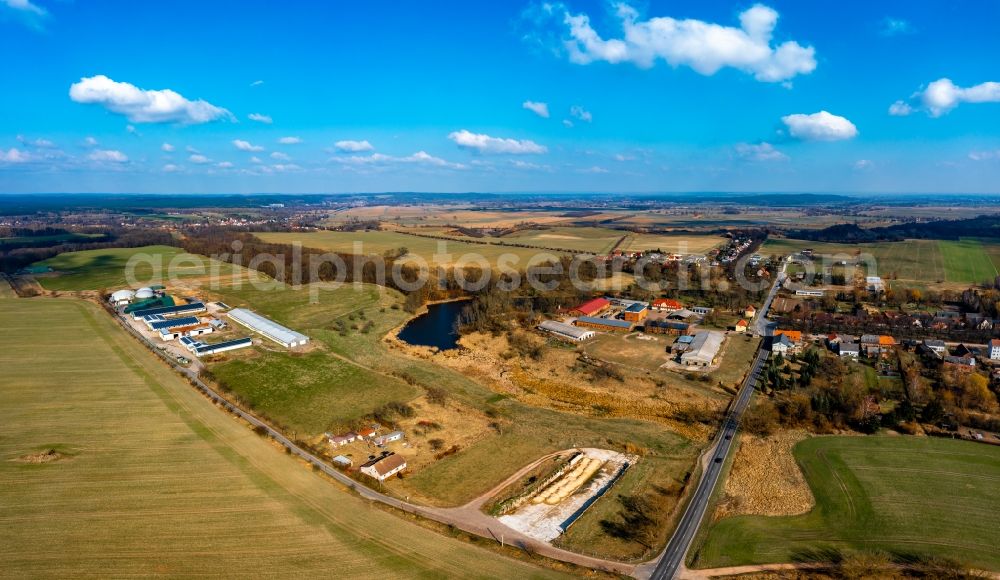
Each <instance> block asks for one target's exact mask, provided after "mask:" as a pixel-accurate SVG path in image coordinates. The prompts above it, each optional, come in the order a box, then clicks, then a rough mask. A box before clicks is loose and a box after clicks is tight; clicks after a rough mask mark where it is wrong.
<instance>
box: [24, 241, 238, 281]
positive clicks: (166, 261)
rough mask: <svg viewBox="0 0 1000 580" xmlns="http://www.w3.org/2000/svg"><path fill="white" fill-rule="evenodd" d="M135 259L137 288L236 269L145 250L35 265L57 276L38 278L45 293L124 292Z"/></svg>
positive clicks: (89, 253)
mask: <svg viewBox="0 0 1000 580" xmlns="http://www.w3.org/2000/svg"><path fill="white" fill-rule="evenodd" d="M133 257H135V258H136V260H137V262H136V266H135V268H134V269H133V276H134V280H135V282H136V285H147V284H168V283H169V279H168V278H169V277H174V278H177V279H188V278H193V277H198V276H206V275H208V274H211V273H212V272H218V273H219V274H221V275H225V276H228V275H230V274H232V272H233V271H234V268H235V267H234V266H232V265H230V264H225V263H221V262H215V261H213V260H211V259H209V258H206V257H204V256H196V255H194V254H188V253H186V252H185V251H184V250H182V249H180V248H174V247H171V246H143V247H141V248H108V249H101V250H84V251H81V252H67V253H65V254H59V255H58V256H56V257H54V258H49V259H48V260H44V261H42V262H38V263H37V264H35V265H43V266H48V267H50V268H52V269H53V270H55V273H54V274H52V275H45V276H38V277H37V279H38V282H39V283H40V284H41V285H42V287H43V288H45V289H46V290H70V291H76V290H100V289H102V288H110V289H114V288H121V287H124V286H128V285H129V284H128V280H127V278H126V265H127V264H128V262H129V260H130V259H132V258H133Z"/></svg>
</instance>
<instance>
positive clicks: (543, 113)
mask: <svg viewBox="0 0 1000 580" xmlns="http://www.w3.org/2000/svg"><path fill="white" fill-rule="evenodd" d="M521 107H522V108H525V109H528V110H529V111H531V112H532V113H534V114H536V115H538V116H539V117H542V118H543V119H548V118H549V105H548V104H546V103H539V102H536V101H524V102H523V103H521Z"/></svg>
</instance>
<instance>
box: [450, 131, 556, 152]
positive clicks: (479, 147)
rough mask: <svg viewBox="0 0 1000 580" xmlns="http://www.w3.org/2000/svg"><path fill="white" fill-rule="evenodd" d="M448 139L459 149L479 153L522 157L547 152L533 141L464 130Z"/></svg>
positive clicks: (454, 132) (542, 146) (455, 132)
mask: <svg viewBox="0 0 1000 580" xmlns="http://www.w3.org/2000/svg"><path fill="white" fill-rule="evenodd" d="M448 138H449V139H451V140H452V141H454V142H455V144H457V145H458V146H459V147H463V148H466V149H472V150H474V151H477V152H479V153H498V154H510V155H523V154H540V153H546V152H547V151H548V149H547V148H546V147H545V146H544V145H539V144H538V143H535V142H534V141H529V140H526V139H525V140H518V139H504V138H501V137H490V136H489V135H486V134H483V133H472V132H470V131H467V130H465V129H462V130H461V131H453V132H452V133H450V134H449V135H448Z"/></svg>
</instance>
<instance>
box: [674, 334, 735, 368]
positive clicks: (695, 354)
mask: <svg viewBox="0 0 1000 580" xmlns="http://www.w3.org/2000/svg"><path fill="white" fill-rule="evenodd" d="M724 339H725V336H724V335H723V334H722V333H720V332H712V331H709V330H703V331H701V332H696V333H695V335H694V340H692V341H691V349H690V350H688V351H687V352H686V353H684V354H682V355H681V360H689V359H698V360H704V361H708V362H711V361H712V359H714V358H715V355H716V354H718V352H719V348H720V347H721V346H722V341H723V340H724Z"/></svg>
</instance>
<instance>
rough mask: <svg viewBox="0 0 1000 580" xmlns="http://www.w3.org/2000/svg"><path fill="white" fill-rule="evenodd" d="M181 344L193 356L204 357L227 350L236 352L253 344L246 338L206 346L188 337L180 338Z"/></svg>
mask: <svg viewBox="0 0 1000 580" xmlns="http://www.w3.org/2000/svg"><path fill="white" fill-rule="evenodd" d="M181 344H182V345H183V346H184V348H186V349H188V350H189V351H191V352H192V353H194V355H195V356H205V355H207V354H217V353H220V352H226V351H227V350H236V349H238V348H246V347H248V346H251V345H252V344H253V341H252V340H251V339H250V338H249V337H247V338H237V339H235V340H227V341H225V342H217V343H215V344H206V343H204V342H202V341H200V340H196V339H194V338H191V337H190V336H183V337H181Z"/></svg>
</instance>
